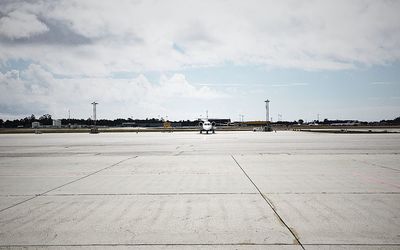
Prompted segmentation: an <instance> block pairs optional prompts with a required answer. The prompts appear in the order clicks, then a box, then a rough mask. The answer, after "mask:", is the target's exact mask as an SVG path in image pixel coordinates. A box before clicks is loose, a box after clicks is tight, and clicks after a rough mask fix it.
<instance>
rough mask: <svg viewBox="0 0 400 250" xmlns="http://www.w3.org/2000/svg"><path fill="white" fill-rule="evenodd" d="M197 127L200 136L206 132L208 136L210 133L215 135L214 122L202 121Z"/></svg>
mask: <svg viewBox="0 0 400 250" xmlns="http://www.w3.org/2000/svg"><path fill="white" fill-rule="evenodd" d="M199 127H200V134H202V133H203V131H204V132H206V133H207V134H208V132H212V133H213V134H215V122H210V121H208V119H205V120H202V121H201V122H200V123H199Z"/></svg>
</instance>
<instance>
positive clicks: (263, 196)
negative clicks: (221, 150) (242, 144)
mask: <svg viewBox="0 0 400 250" xmlns="http://www.w3.org/2000/svg"><path fill="white" fill-rule="evenodd" d="M231 157H232V159H233V161H234V162H235V163H236V165H237V166H238V167H239V168H240V169H241V170H242V172H243V173H244V175H245V176H246V177H247V179H249V181H250V182H251V183H252V184H253V186H254V187H255V189H257V191H258V193H259V194H260V196H261V197H262V198H263V199H264V201H265V202H266V203H267V204H268V206H269V207H270V208H271V209H272V211H273V212H274V214H275V216H276V217H277V219H278V221H279V222H281V223H282V225H283V226H284V227H286V228H287V230H289V232H290V233H291V234H292V236H293V237H294V240H293V243H294V244H297V245H300V247H301V248H302V249H303V250H304V249H305V248H304V246H303V244H302V243H301V242H300V239H299V237H298V236H297V233H296V231H295V230H294V229H293V228H291V227H289V226H288V225H287V224H286V222H285V221H284V220H283V219H282V217H281V216H280V215H279V214H278V211H277V210H276V209H275V207H274V206H273V204H272V202H270V200H269V199H268V197H267V196H266V195H264V194H263V193H262V192H261V190H260V188H259V187H258V186H257V185H256V184H255V182H254V181H253V180H252V179H251V178H250V176H249V175H248V174H247V173H246V171H245V170H244V169H243V167H242V166H241V165H240V164H239V162H238V161H237V160H236V159H235V157H234V156H233V155H231Z"/></svg>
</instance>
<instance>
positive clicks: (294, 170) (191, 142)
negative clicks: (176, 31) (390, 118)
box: [0, 131, 400, 250]
mask: <svg viewBox="0 0 400 250" xmlns="http://www.w3.org/2000/svg"><path fill="white" fill-rule="evenodd" d="M0 247H3V248H14V247H15V248H21V247H24V248H25V247H26V248H35V249H40V248H60V249H67V248H90V249H92V248H93V249H102V248H110V247H115V248H120V249H125V248H133V249H160V248H161V249H288V250H292V249H293V250H294V249H399V248H400V134H324V133H310V132H295V131H278V132H276V133H275V132H270V133H264V132H218V131H217V132H216V134H209V135H207V134H199V133H196V132H178V133H101V134H10V135H0Z"/></svg>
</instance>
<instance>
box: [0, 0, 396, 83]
mask: <svg viewBox="0 0 400 250" xmlns="http://www.w3.org/2000/svg"><path fill="white" fill-rule="evenodd" d="M5 5H6V6H1V7H4V8H3V9H4V10H5V11H6V12H7V13H5V16H4V17H3V18H2V20H3V19H4V20H5V21H3V23H4V22H5V23H6V24H7V25H5V27H7V29H5V30H4V31H3V33H4V34H6V35H7V36H8V37H11V38H20V37H27V38H29V36H31V35H33V34H37V33H40V32H45V31H46V30H47V26H46V25H45V24H44V23H43V22H40V21H39V20H38V16H40V17H41V20H44V22H47V23H53V25H54V27H53V28H54V29H57V28H59V29H61V30H64V31H65V32H67V31H66V30H68V32H73V34H76V35H77V36H80V37H84V38H86V39H87V42H85V43H84V44H79V43H78V44H74V43H71V41H66V42H64V43H60V44H54V43H46V39H42V40H41V43H37V42H36V43H29V39H28V40H27V41H25V42H24V43H18V41H16V42H15V43H4V44H2V47H3V48H4V49H3V50H2V52H0V60H3V61H6V60H8V59H14V58H22V59H27V60H34V61H36V62H38V63H40V64H41V65H43V66H45V67H46V68H48V69H50V70H51V71H52V72H53V73H58V74H67V75H80V74H84V75H92V76H106V75H109V74H110V72H113V71H134V72H142V71H146V70H151V71H154V70H156V71H158V70H159V71H168V70H180V69H182V68H186V67H202V66H214V65H219V64H224V63H226V62H233V63H235V64H241V65H242V64H257V65H264V66H265V67H279V68H299V69H306V70H324V69H328V70H337V69H349V68H355V67H357V66H358V65H367V66H368V65H382V64H387V63H391V62H394V61H398V60H399V59H400V16H399V15H398V11H399V10H400V2H399V1H346V0H343V1H279V2H277V1H257V0H253V1H190V2H188V1H182V0H174V1H129V0H122V1H118V2H111V1H78V0H76V1H71V0H68V1H67V0H65V1H64V0H60V1H43V2H38V3H37V4H34V3H32V2H19V1H18V2H9V4H5ZM15 13H20V14H18V15H20V16H18V15H16V14H15ZM21 13H24V14H21ZM28 13H29V14H28ZM199 13H201V14H199ZM21 15H22V16H21ZM10 16H13V18H12V19H10ZM7 20H8V21H7ZM11 20H13V22H11ZM28 20H29V24H28ZM61 24H62V25H61ZM3 25H4V24H3ZM57 25H58V26H57ZM52 32H54V30H52V29H50V30H48V31H47V33H49V34H52ZM59 33H60V31H59ZM68 42H70V44H68ZM71 44H72V45H73V46H71Z"/></svg>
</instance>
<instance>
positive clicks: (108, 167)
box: [0, 155, 138, 213]
mask: <svg viewBox="0 0 400 250" xmlns="http://www.w3.org/2000/svg"><path fill="white" fill-rule="evenodd" d="M137 157H138V156H137V155H136V156H132V157H129V158H127V159H124V160H121V161H119V162H117V163H114V164H112V165H110V166H107V167H105V168H102V169H100V170H96V171H94V172H92V173H90V174H87V175H85V176H82V177H79V178H78V179H75V180H73V181H70V182H67V183H65V184H63V185H60V186H57V187H55V188H52V189H50V190H47V191H45V192H43V193H40V194H35V195H34V196H33V197H31V198H29V199H26V200H23V201H21V202H18V203H16V204H13V205H11V206H8V207H6V208H3V209H1V210H0V213H1V212H3V211H5V210H7V209H10V208H13V207H16V206H18V205H21V204H23V203H25V202H28V201H30V200H33V199H35V198H37V197H39V196H44V195H45V194H47V193H50V192H51V191H54V190H56V189H58V188H62V187H65V186H67V185H69V184H72V183H75V182H77V181H80V180H82V179H85V178H87V177H89V176H92V175H94V174H97V173H99V172H101V171H104V170H106V169H110V168H112V167H115V166H117V165H118V164H121V163H123V162H125V161H128V160H130V159H134V158H137Z"/></svg>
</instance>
